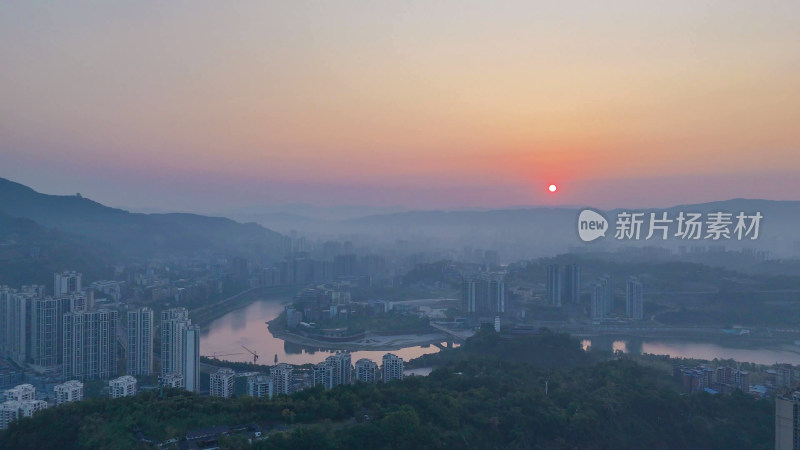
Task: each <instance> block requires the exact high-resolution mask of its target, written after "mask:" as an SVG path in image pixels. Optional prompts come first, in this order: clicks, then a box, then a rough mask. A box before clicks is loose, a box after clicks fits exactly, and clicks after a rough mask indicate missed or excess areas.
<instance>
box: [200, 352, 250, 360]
mask: <svg viewBox="0 0 800 450" xmlns="http://www.w3.org/2000/svg"><path fill="white" fill-rule="evenodd" d="M241 354H242V352H239V353H223V354H217V352H214V353H213V354H212V355H211V356H207V358H211V359H217V358H219V357H223V356H236V355H241Z"/></svg>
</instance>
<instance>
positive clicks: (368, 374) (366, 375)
mask: <svg viewBox="0 0 800 450" xmlns="http://www.w3.org/2000/svg"><path fill="white" fill-rule="evenodd" d="M377 379H378V364H377V363H375V361H372V360H371V359H367V358H361V359H359V360H358V361H356V367H355V381H360V382H362V383H375V382H376V381H377Z"/></svg>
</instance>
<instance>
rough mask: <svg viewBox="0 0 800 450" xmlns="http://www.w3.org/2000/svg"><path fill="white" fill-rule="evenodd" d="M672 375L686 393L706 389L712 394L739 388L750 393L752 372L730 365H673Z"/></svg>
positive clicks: (726, 392)
mask: <svg viewBox="0 0 800 450" xmlns="http://www.w3.org/2000/svg"><path fill="white" fill-rule="evenodd" d="M672 376H673V377H674V378H675V379H676V380H678V381H680V383H681V386H682V388H683V391H684V392H686V393H692V392H699V391H706V392H708V393H710V394H728V393H730V392H733V391H735V390H737V389H739V390H741V391H742V392H745V393H750V372H748V371H746V370H740V369H735V368H732V367H728V366H719V367H715V368H711V367H708V366H702V365H701V366H696V367H687V366H684V365H678V366H675V367H673V369H672Z"/></svg>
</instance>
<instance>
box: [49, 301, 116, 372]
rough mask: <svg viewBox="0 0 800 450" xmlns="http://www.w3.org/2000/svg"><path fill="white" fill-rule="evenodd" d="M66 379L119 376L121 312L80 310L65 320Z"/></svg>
mask: <svg viewBox="0 0 800 450" xmlns="http://www.w3.org/2000/svg"><path fill="white" fill-rule="evenodd" d="M62 336H63V352H64V356H63V365H62V367H61V369H62V375H63V376H64V378H75V379H78V380H82V381H85V380H96V379H109V378H111V377H113V376H116V375H117V312H116V311H112V310H108V309H100V310H97V311H76V312H69V313H66V314H64V317H63V333H62Z"/></svg>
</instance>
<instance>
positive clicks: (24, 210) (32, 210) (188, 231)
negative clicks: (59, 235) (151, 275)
mask: <svg viewBox="0 0 800 450" xmlns="http://www.w3.org/2000/svg"><path fill="white" fill-rule="evenodd" d="M0 212H2V213H5V214H7V215H8V216H13V217H21V218H27V219H31V220H33V221H35V222H36V223H38V224H39V225H42V226H44V227H47V228H52V229H56V230H60V231H63V232H68V233H72V234H75V235H79V236H84V237H88V238H91V239H93V240H95V241H97V242H101V243H103V244H106V245H108V246H110V247H112V248H113V249H115V250H117V251H120V252H122V253H123V254H125V255H127V256H129V257H145V258H149V257H153V256H155V255H159V254H191V253H193V252H196V251H201V250H215V251H259V252H271V251H275V252H277V251H279V250H281V249H282V245H283V237H282V236H281V235H280V234H278V233H276V232H274V231H272V230H269V229H267V228H264V227H262V226H261V225H258V224H255V223H246V224H243V223H238V222H235V221H233V220H230V219H226V218H223V217H208V216H202V215H197V214H177V213H176V214H139V213H131V212H128V211H125V210H122V209H116V208H110V207H108V206H104V205H102V204H100V203H97V202H95V201H92V200H90V199H88V198H85V197H82V196H80V194H76V195H48V194H42V193H39V192H36V191H34V190H33V189H31V188H29V187H27V186H24V185H22V184H19V183H15V182H13V181H10V180H7V179H5V178H0Z"/></svg>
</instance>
